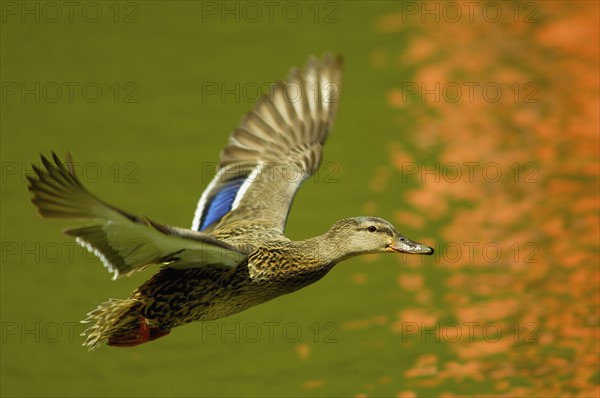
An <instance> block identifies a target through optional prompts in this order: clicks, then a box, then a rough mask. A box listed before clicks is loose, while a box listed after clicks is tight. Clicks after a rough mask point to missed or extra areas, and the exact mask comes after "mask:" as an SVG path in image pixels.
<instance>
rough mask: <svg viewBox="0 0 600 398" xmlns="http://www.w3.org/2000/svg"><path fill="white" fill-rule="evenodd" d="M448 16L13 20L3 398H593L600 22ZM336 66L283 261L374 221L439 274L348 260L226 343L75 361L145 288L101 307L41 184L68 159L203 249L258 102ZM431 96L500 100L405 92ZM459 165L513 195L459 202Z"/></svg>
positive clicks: (240, 324) (541, 8) (200, 337)
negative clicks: (333, 99) (320, 137)
mask: <svg viewBox="0 0 600 398" xmlns="http://www.w3.org/2000/svg"><path fill="white" fill-rule="evenodd" d="M568 3H569V4H570V5H568ZM436 4H437V5H436ZM444 4H445V3H440V2H429V3H424V2H405V3H392V2H368V3H367V2H360V1H357V2H272V3H269V2H253V3H243V2H192V1H174V2H166V1H135V2H75V3H73V4H72V5H65V4H64V3H61V2H50V3H45V2H19V1H3V2H2V3H1V5H2V27H1V47H2V48H1V57H2V60H1V81H2V102H1V107H2V108H1V121H0V123H1V139H2V141H1V156H2V184H1V187H2V193H1V199H2V203H1V210H2V213H1V217H2V221H1V229H0V231H1V234H2V235H1V238H2V265H1V277H2V279H1V299H2V306H1V317H2V319H1V323H2V345H1V350H2V351H1V385H2V387H1V394H2V396H61V397H64V396H331V395H340V396H358V397H360V396H401V397H413V396H424V395H441V396H447V397H451V396H462V395H472V394H492V395H496V394H505V395H513V396H526V395H538V394H541V393H545V394H550V395H555V394H558V393H561V392H562V393H567V394H568V395H582V396H590V394H597V393H598V383H599V378H600V377H599V373H598V361H597V354H598V344H597V338H598V288H597V284H596V282H597V281H598V272H597V264H598V245H597V237H598V230H597V223H598V196H597V194H598V192H597V187H598V153H597V144H598V129H597V127H598V114H597V109H598V108H597V106H598V98H597V97H598V95H597V89H598V77H597V68H598V50H597V49H598V43H597V28H598V7H597V4H596V3H595V2H540V3H534V2H529V3H527V4H528V5H527V4H525V5H518V4H517V3H510V4H509V3H508V2H501V3H498V2H495V3H494V2H492V5H493V6H494V7H497V8H498V7H499V8H500V10H501V12H503V14H502V15H503V16H502V18H499V19H498V20H497V21H496V20H491V19H490V18H491V17H490V15H493V14H480V13H479V12H477V13H475V14H474V20H472V21H470V20H469V18H468V15H467V13H468V10H467V9H464V8H462V9H461V7H463V6H460V5H459V6H458V7H459V8H458V9H459V11H460V12H462V17H461V18H459V19H457V18H456V16H457V14H456V13H455V12H456V11H455V10H454V9H450V8H446V7H445V5H444ZM456 4H458V3H456ZM487 4H488V3H485V2H484V3H482V7H483V6H485V5H487ZM515 4H517V5H516V6H515ZM511 5H512V8H511ZM271 7H272V8H271ZM425 7H429V8H428V9H430V10H433V11H432V12H433V14H429V15H428V14H427V12H425V11H426V10H425ZM436 7H437V8H436ZM515 7H516V8H515ZM492 11H494V10H491V11H490V10H487V11H486V12H492ZM436 14H437V21H436ZM594 32H595V33H594ZM590 33H591V34H590ZM593 37H596V38H593ZM327 50H330V51H333V52H335V53H339V54H341V55H343V57H344V60H345V71H344V77H343V83H342V95H341V102H340V107H339V113H338V117H337V121H336V123H335V126H334V130H333V133H332V135H331V136H330V139H329V140H328V143H327V146H326V150H325V158H324V162H323V166H324V167H323V168H322V169H321V171H320V173H319V174H318V175H317V176H316V177H315V178H313V179H311V180H309V181H308V182H307V183H305V184H304V186H303V188H302V189H301V190H300V192H299V194H298V196H297V198H296V201H295V203H294V208H293V210H292V212H291V214H290V219H289V223H288V228H287V233H288V236H289V237H290V238H292V239H303V238H307V237H310V236H313V235H317V234H320V233H322V232H324V231H325V230H327V229H328V228H329V226H330V225H331V224H332V223H333V222H335V221H336V220H338V219H340V218H344V217H350V216H356V215H367V214H368V215H378V216H381V217H384V218H387V219H390V220H393V222H394V223H396V224H397V226H398V228H399V230H400V231H402V232H403V233H405V234H406V235H407V236H409V237H412V238H414V239H417V240H424V241H426V242H428V243H430V244H432V245H437V246H436V247H437V248H438V249H439V253H441V254H439V255H438V256H436V257H431V258H428V259H426V260H423V259H421V258H408V259H407V258H401V257H400V256H396V257H394V256H391V255H386V256H375V257H372V256H368V257H364V258H356V259H352V260H350V261H347V262H345V263H343V264H342V265H340V266H338V267H337V268H336V269H334V270H333V271H332V272H331V273H330V275H328V276H327V277H326V278H325V279H324V280H322V281H320V282H319V283H317V284H315V285H313V286H310V287H309V288H306V289H304V290H302V291H300V292H297V293H295V294H293V295H290V296H285V297H281V298H279V299H277V300H275V301H273V302H270V303H267V304H265V305H262V306H259V307H256V308H253V309H251V310H249V311H246V312H244V313H241V314H239V315H236V316H233V317H230V318H227V319H224V320H222V322H221V321H218V322H212V323H210V324H206V325H202V324H199V323H196V324H191V325H187V326H185V327H181V328H178V329H176V330H174V331H173V332H172V333H171V334H170V335H169V336H168V337H166V338H164V339H160V340H158V341H156V342H152V343H150V344H145V345H142V346H139V347H136V348H132V349H115V348H112V347H102V348H101V349H99V350H98V351H96V352H92V353H89V352H87V351H86V350H85V349H84V348H82V347H81V346H80V345H81V342H82V340H81V338H80V337H79V336H78V334H79V333H80V332H81V331H82V328H81V326H80V325H79V324H77V321H78V320H80V319H82V318H83V317H84V314H85V313H86V312H87V311H89V310H91V309H92V308H94V307H95V306H96V305H97V304H98V303H100V302H102V301H105V300H106V299H107V298H109V297H117V298H123V297H126V296H128V295H129V293H130V292H131V291H132V290H133V289H134V288H135V287H136V286H138V285H139V284H141V283H142V282H143V281H144V280H145V279H147V278H148V277H149V276H150V275H151V272H153V271H146V272H143V273H140V274H139V275H135V276H133V277H131V278H126V279H124V280H119V281H118V282H112V281H111V280H110V275H109V274H108V273H107V272H106V270H105V269H103V267H102V266H101V263H100V262H99V261H97V260H95V259H93V258H92V257H91V256H90V255H88V254H87V252H84V251H83V249H80V248H79V247H77V246H76V245H75V244H74V243H73V242H71V241H70V240H69V239H67V238H66V237H65V236H63V235H62V234H61V233H60V229H61V228H63V227H65V226H67V225H69V224H66V223H62V222H56V221H43V220H42V219H41V218H40V217H39V216H38V215H37V214H36V212H35V210H34V208H33V206H32V205H31V204H30V203H29V199H28V198H29V194H28V192H27V189H26V184H25V175H26V174H28V173H30V172H31V167H30V163H31V162H38V161H39V157H38V155H39V153H40V152H42V153H45V154H47V153H49V151H50V150H54V151H56V152H57V153H58V154H59V155H62V154H64V153H65V152H66V151H67V150H68V151H70V152H71V153H72V154H73V156H74V158H75V161H76V162H78V163H79V173H80V175H81V176H82V179H83V181H84V182H85V183H86V184H87V186H88V188H89V189H90V190H91V191H92V192H94V193H95V194H97V195H98V196H100V197H101V198H103V199H105V200H106V201H107V202H109V203H112V204H114V205H116V206H119V207H121V208H123V209H126V210H129V211H131V212H133V213H136V214H141V215H147V216H149V217H151V218H153V219H155V220H158V221H160V222H163V223H169V224H173V225H178V226H189V225H191V220H192V217H193V213H194V210H195V205H196V202H197V200H198V198H199V195H200V194H201V192H202V190H203V189H204V187H205V186H206V185H207V184H208V181H209V180H210V178H211V177H212V175H211V173H210V171H211V170H213V168H214V165H215V162H216V161H217V160H218V154H219V151H220V150H221V147H222V146H223V145H224V143H225V142H226V140H227V135H228V133H229V132H230V131H231V130H232V129H233V128H234V127H235V126H236V124H237V122H238V120H239V119H240V118H241V116H242V115H243V114H244V112H246V111H248V110H249V109H250V108H251V106H252V104H253V102H254V100H255V99H256V97H257V91H256V88H257V87H261V88H262V89H263V90H265V89H266V87H267V84H268V83H269V82H273V81H275V80H279V79H284V78H285V76H286V74H287V72H288V70H289V69H290V67H292V66H300V65H301V64H303V63H304V62H305V60H306V57H307V56H308V55H310V54H315V55H320V54H322V53H323V52H324V51H327ZM550 64H553V65H557V66H555V67H550V66H549V65H550ZM557 69H558V70H559V71H557ZM594 71H595V72H596V73H594ZM423 81H427V82H428V84H430V86H428V87H435V83H436V82H441V83H442V87H444V84H448V82H459V84H460V82H473V81H476V82H480V83H481V84H485V83H486V82H498V84H500V85H501V86H502V87H503V88H504V91H503V93H504V94H503V95H502V98H501V99H500V101H498V102H490V101H485V100H482V98H481V95H480V94H479V96H478V95H476V96H475V97H476V98H475V101H469V100H467V99H466V97H463V98H461V100H459V101H453V100H452V99H448V97H444V96H443V95H442V97H441V99H439V100H435V99H432V97H431V96H430V97H427V98H425V100H421V98H420V97H418V96H416V95H412V94H411V95H409V93H407V92H406V85H405V84H403V83H406V82H411V83H415V82H416V83H418V84H420V82H423ZM527 83H533V86H531V85H530V86H527V87H526V86H525V85H526V84H527ZM511 84H517V86H516V87H517V88H518V89H521V90H522V91H521V93H520V95H518V96H515V95H516V94H515V92H514V90H513V89H511V88H510V87H511ZM70 87H72V91H71V90H70ZM463 87H464V86H463ZM512 87H514V86H512ZM57 88H58V89H59V91H57ZM574 88H575V89H574ZM403 89H404V90H403ZM511 90H512V91H511ZM532 90H533V91H535V93H533V97H532V98H533V99H535V100H536V101H532V102H530V101H526V100H524V96H525V95H527V94H531V93H532V92H533V91H532ZM442 94H443V93H442ZM449 162H456V163H458V164H459V165H460V164H463V162H480V164H485V162H488V163H489V162H495V163H496V164H498V165H499V167H501V170H502V171H503V177H502V178H501V179H498V180H494V181H493V183H491V182H490V180H489V179H485V178H481V176H480V174H477V176H479V177H477V178H475V181H468V179H467V178H466V176H465V175H462V177H461V176H458V177H457V176H456V174H455V173H454V172H453V171H452V170H448V169H444V165H446V164H448V163H449ZM515 162H516V163H517V169H519V170H520V171H521V172H522V173H530V172H531V170H533V171H534V172H535V173H534V174H535V175H534V176H533V177H535V178H534V179H533V180H531V181H530V182H533V183H531V184H526V183H524V182H525V181H524V180H523V175H522V174H521V175H520V176H519V177H518V178H517V177H515V176H514V174H511V173H514V171H515V169H510V167H511V165H513V164H515ZM531 164H533V166H531ZM407 165H417V167H421V166H420V165H426V167H429V169H431V170H434V172H433V173H430V174H427V173H423V172H418V173H416V174H415V173H411V174H410V175H408V176H407V175H406V173H404V174H403V173H402V172H403V171H407V170H406V167H407ZM436 165H438V166H437V167H438V168H437V170H436ZM440 165H441V166H440ZM528 165H529V166H528ZM411 170H412V169H411ZM462 171H463V172H464V171H466V169H463V170H462ZM479 171H480V170H478V172H479ZM435 175H437V176H438V177H439V178H437V179H436V177H435ZM440 176H441V177H440ZM568 234H571V236H577V238H576V239H570V240H569V241H568V242H565V240H564V239H562V238H561V237H564V236H565V235H568ZM465 242H466V243H467V245H465ZM469 242H471V243H473V242H479V243H480V244H481V246H479V247H476V248H475V249H473V251H469V247H473V246H468V244H471V243H469ZM486 244H487V245H488V246H489V245H491V244H495V245H498V247H500V248H501V250H502V254H501V256H500V257H499V260H496V261H490V256H489V255H488V256H486V254H485V253H483V251H482V250H481V248H482V246H483V245H486ZM514 245H516V246H514ZM457 247H458V249H457ZM494 247H496V246H494ZM452 250H454V251H452ZM457 250H458V251H457ZM517 251H518V252H517ZM533 260H535V261H533ZM466 322H467V323H466ZM468 322H475V323H477V326H474V329H473V330H472V331H471V332H472V334H473V339H471V338H470V337H471V336H470V335H469V328H468V326H467V325H468ZM490 324H491V325H493V327H494V328H500V330H501V332H502V333H503V334H502V336H500V337H498V338H497V339H496V334H494V333H493V332H489V331H483V330H482V327H485V326H487V325H490ZM413 325H416V327H417V329H416V330H413V329H410V328H412V326H413ZM453 325H458V329H459V331H460V332H461V333H462V337H461V338H459V339H456V340H454V331H453V330H451V328H452V327H454V326H453ZM515 325H516V326H515ZM494 330H496V329H494ZM488 332H489V333H490V334H489V335H488V334H486V333H488ZM490 336H492V337H491V338H490ZM485 337H487V338H485Z"/></svg>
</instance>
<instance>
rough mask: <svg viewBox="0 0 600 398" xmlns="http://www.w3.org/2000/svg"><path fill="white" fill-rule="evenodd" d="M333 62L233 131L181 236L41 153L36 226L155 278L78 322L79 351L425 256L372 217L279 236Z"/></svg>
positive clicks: (325, 60)
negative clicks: (339, 267)
mask: <svg viewBox="0 0 600 398" xmlns="http://www.w3.org/2000/svg"><path fill="white" fill-rule="evenodd" d="M342 65H343V61H342V58H341V57H340V56H338V55H333V54H331V53H325V54H324V55H322V56H321V57H320V58H316V57H314V56H311V57H309V59H308V61H307V62H306V63H305V65H304V67H303V68H293V69H292V70H291V71H290V72H289V74H288V77H287V80H286V81H280V82H277V83H275V84H274V85H273V86H272V88H271V90H270V92H269V93H268V94H265V95H263V96H262V97H261V98H260V99H259V100H258V101H257V102H256V104H255V105H254V107H253V109H252V110H251V111H249V112H248V113H247V114H246V115H245V116H244V117H243V118H242V119H241V121H240V123H239V125H238V127H237V128H235V129H234V130H233V132H232V133H231V134H230V136H229V140H228V142H227V144H226V145H225V147H224V149H223V150H222V152H221V155H220V160H219V163H218V167H217V170H216V173H215V175H214V177H213V179H212V180H211V182H210V183H209V184H208V186H207V187H206V189H205V190H204V192H203V193H202V195H201V196H200V200H199V201H198V205H197V208H196V211H195V213H194V217H193V222H192V226H191V228H182V227H176V226H171V225H166V224H162V223H159V222H156V221H154V220H151V219H150V218H148V217H144V216H136V215H134V214H132V213H129V212H127V211H124V210H121V209H119V208H117V207H115V206H113V205H111V204H109V203H107V202H105V201H103V200H102V199H100V198H98V197H97V196H95V195H94V194H93V193H91V192H90V191H89V190H88V189H87V188H86V187H85V186H84V185H83V184H82V182H81V180H80V179H79V178H78V176H77V174H76V172H75V164H76V163H75V162H74V161H73V158H72V156H71V154H70V153H69V152H67V154H66V156H65V158H64V160H62V159H61V158H59V157H58V156H57V155H56V154H55V153H54V152H52V153H51V156H48V157H46V156H44V155H41V163H38V165H36V164H33V165H32V168H33V173H32V174H31V175H28V176H27V181H28V189H29V191H30V193H31V195H32V196H31V201H32V203H33V205H34V206H35V207H36V208H37V210H38V212H39V214H40V215H41V216H42V217H44V218H54V219H63V220H71V221H73V222H77V224H76V225H75V226H73V227H69V228H66V229H64V230H63V232H64V233H65V234H66V235H67V236H70V237H72V238H74V239H75V240H76V242H77V243H78V244H80V245H81V246H83V247H84V248H86V249H87V250H89V251H90V252H92V253H94V254H95V255H96V256H97V257H98V258H99V259H100V260H101V262H102V263H103V265H104V266H105V267H106V268H107V269H108V271H109V272H110V273H112V275H113V280H115V279H119V278H122V277H125V276H130V275H132V274H134V273H137V272H140V271H142V270H145V269H148V268H150V267H152V266H154V265H156V266H157V268H159V269H158V270H157V272H155V273H154V274H153V275H152V276H151V277H150V278H149V279H148V280H147V281H146V282H144V283H143V284H142V285H141V286H139V287H138V288H136V289H135V290H134V291H133V293H132V294H131V295H130V296H129V297H128V298H126V299H114V298H112V299H109V300H108V301H106V302H103V303H102V304H100V305H99V306H98V307H97V308H96V309H94V310H92V311H91V312H89V313H88V314H87V318H86V319H85V320H83V321H82V323H85V324H86V328H85V330H84V332H83V333H82V336H83V337H84V339H83V340H84V341H83V346H84V347H87V348H88V349H89V350H94V349H96V348H98V347H99V346H101V345H109V346H115V347H132V346H137V345H140V344H143V343H147V342H150V341H154V340H156V339H158V338H160V337H163V336H166V335H168V334H169V332H170V331H171V330H172V329H173V328H175V327H178V326H181V325H185V324H188V323H190V322H193V321H210V320H215V319H219V318H223V317H227V316H230V315H233V314H236V313H239V312H241V311H244V310H246V309H248V308H251V307H253V306H256V305H259V304H263V303H265V302H268V301H270V300H272V299H275V298H277V297H279V296H282V295H285V294H289V293H292V292H295V291H297V290H299V289H302V288H304V287H306V286H308V285H310V284H312V283H314V282H317V281H318V280H320V279H321V278H323V277H324V276H325V275H326V274H327V273H328V272H329V271H330V270H331V269H332V268H333V267H334V266H335V265H336V264H338V263H339V262H341V261H344V260H347V259H349V258H351V257H354V256H359V255H364V254H372V253H407V254H417V255H431V254H432V253H433V249H432V248H431V247H429V246H427V245H425V244H423V243H419V242H416V241H413V240H410V239H408V238H407V237H405V236H404V235H402V234H400V233H399V232H398V231H397V230H396V228H395V227H394V226H393V225H392V223H390V222H389V221H386V220H384V219H382V218H378V217H371V216H361V217H352V218H346V219H342V220H339V221H337V222H335V223H333V225H332V226H331V228H330V229H329V230H328V231H326V232H325V233H323V234H321V235H318V236H315V237H312V238H308V239H305V240H300V241H294V240H290V239H289V238H287V237H286V235H285V233H284V229H285V226H286V220H287V217H288V213H289V211H290V207H291V205H292V201H293V199H294V196H295V194H296V192H297V190H298V188H299V187H300V185H301V184H302V182H303V181H305V180H306V179H308V178H309V177H311V175H313V173H315V171H316V170H317V169H318V167H319V163H320V161H321V157H322V151H323V145H324V143H325V140H326V138H327V136H328V135H329V132H330V130H331V128H332V124H333V121H334V118H335V115H336V111H337V107H338V103H339V96H340V87H341V75H342Z"/></svg>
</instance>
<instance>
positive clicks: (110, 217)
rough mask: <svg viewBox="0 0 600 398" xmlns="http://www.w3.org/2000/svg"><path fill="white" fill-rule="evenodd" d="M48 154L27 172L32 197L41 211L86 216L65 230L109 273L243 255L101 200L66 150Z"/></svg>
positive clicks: (234, 260) (226, 262) (237, 259)
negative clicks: (59, 154) (62, 155)
mask: <svg viewBox="0 0 600 398" xmlns="http://www.w3.org/2000/svg"><path fill="white" fill-rule="evenodd" d="M52 156H53V160H54V163H52V162H50V161H49V160H48V159H46V158H45V157H44V156H42V164H43V166H44V167H43V168H39V167H37V166H35V165H33V169H34V171H35V173H36V175H35V176H28V177H27V179H28V181H29V187H28V188H29V191H30V192H31V193H33V198H32V202H33V203H34V205H35V206H36V207H37V208H38V211H39V212H40V214H41V215H42V216H43V217H48V218H62V219H72V220H79V221H90V222H91V223H90V224H87V225H84V226H80V227H73V228H68V229H66V230H65V231H64V232H65V233H66V234H67V235H69V236H73V237H74V238H75V239H76V241H77V242H78V243H79V244H80V245H82V246H84V247H86V248H87V249H88V250H90V251H92V252H93V253H94V254H96V256H98V257H99V258H100V259H101V260H102V262H103V263H104V266H105V267H106V268H108V270H109V271H110V272H114V276H113V279H117V278H118V277H120V276H123V275H130V274H132V273H133V272H135V271H138V270H141V269H144V268H146V267H148V266H150V265H152V264H168V266H169V267H172V268H191V267H202V266H210V265H223V266H226V267H235V266H237V265H238V264H239V263H241V262H242V261H244V259H245V258H246V255H245V254H243V253H240V252H239V251H238V250H237V249H236V248H234V247H233V246H231V245H229V244H227V243H224V242H222V241H219V240H217V239H215V238H213V237H211V236H209V235H206V234H203V233H200V232H195V231H191V230H188V229H183V228H177V227H171V226H168V225H162V224H158V223H155V222H153V221H150V220H148V219H147V218H140V217H136V216H134V215H132V214H129V213H127V212H124V211H122V210H119V209H117V208H116V207H113V206H111V205H109V204H107V203H105V202H103V201H102V200H100V199H98V198H97V197H96V196H94V195H93V194H92V193H90V192H89V191H88V190H87V189H86V188H85V187H84V186H83V185H82V184H81V182H80V181H79V179H78V178H77V176H76V175H75V170H74V167H73V160H72V159H71V156H70V155H69V154H67V159H66V164H63V163H62V162H61V161H60V159H59V158H58V157H57V156H56V155H55V154H54V153H53V154H52Z"/></svg>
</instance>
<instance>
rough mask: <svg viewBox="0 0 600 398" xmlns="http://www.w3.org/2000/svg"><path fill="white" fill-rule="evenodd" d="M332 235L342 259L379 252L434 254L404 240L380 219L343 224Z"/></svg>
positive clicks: (332, 231)
mask: <svg viewBox="0 0 600 398" xmlns="http://www.w3.org/2000/svg"><path fill="white" fill-rule="evenodd" d="M329 234H330V238H331V240H333V241H335V243H336V246H337V250H339V251H340V252H341V253H344V254H343V257H350V256H355V255H359V254H367V253H380V252H396V253H408V254H427V255H430V254H433V249H432V248H431V247H429V246H427V245H424V244H423V243H418V242H415V241H412V240H410V239H408V238H406V237H405V236H402V235H401V234H400V233H399V232H398V231H396V228H394V226H393V225H392V224H391V223H390V222H388V221H386V220H384V219H382V218H378V217H354V218H346V219H343V220H340V221H338V222H336V223H335V224H334V225H333V226H332V227H331V229H330V230H329Z"/></svg>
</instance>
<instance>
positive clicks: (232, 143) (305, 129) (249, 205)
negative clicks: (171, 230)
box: [192, 54, 342, 233]
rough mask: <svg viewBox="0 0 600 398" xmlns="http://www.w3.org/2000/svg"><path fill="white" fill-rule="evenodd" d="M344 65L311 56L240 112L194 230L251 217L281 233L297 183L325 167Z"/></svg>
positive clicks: (214, 228) (329, 58) (224, 225)
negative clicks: (325, 150) (323, 156)
mask: <svg viewBox="0 0 600 398" xmlns="http://www.w3.org/2000/svg"><path fill="white" fill-rule="evenodd" d="M341 71H342V61H341V59H340V58H339V57H335V56H333V55H331V54H326V55H324V56H323V57H322V58H321V59H319V60H317V59H316V58H314V57H311V58H309V60H308V62H307V63H306V65H305V67H304V68H303V69H302V70H298V69H293V70H292V71H291V72H290V74H289V77H288V81H287V82H285V83H277V84H275V85H274V86H273V88H272V90H271V92H270V93H269V95H267V96H263V97H262V98H261V99H260V100H259V101H258V103H257V104H256V105H255V107H254V109H253V110H252V111H250V112H248V114H246V116H245V117H244V118H242V120H241V122H240V125H239V127H238V128H236V129H235V130H234V131H233V133H232V134H231V136H230V137H229V142H228V144H227V145H226V146H225V148H224V149H223V151H222V153H221V161H220V164H219V169H218V170H217V173H216V175H215V177H214V178H213V180H212V181H211V183H210V184H209V186H208V187H207V188H206V190H205V191H204V193H203V194H202V196H201V198H200V201H199V202H198V207H197V209H196V214H195V216H194V221H193V223H192V229H193V230H195V231H207V232H208V231H210V232H211V233H218V231H219V229H227V225H228V224H229V225H230V223H234V222H236V221H239V220H246V221H256V222H260V223H261V225H264V226H268V227H272V228H273V229H275V230H278V231H280V232H283V230H284V228H285V222H286V219H287V215H288V212H289V209H290V206H291V204H292V201H293V199H294V195H295V194H296V191H297V189H298V188H299V187H300V184H301V183H302V181H304V180H305V179H306V178H308V177H310V176H311V175H312V174H313V173H314V172H315V171H316V169H317V168H318V167H319V162H320V160H321V153H322V150H323V143H324V142H325V139H326V138H327V135H328V133H329V131H330V129H331V126H332V124H333V120H334V118H335V114H336V110H337V103H338V100H339V93H340V81H341Z"/></svg>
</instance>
